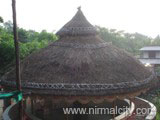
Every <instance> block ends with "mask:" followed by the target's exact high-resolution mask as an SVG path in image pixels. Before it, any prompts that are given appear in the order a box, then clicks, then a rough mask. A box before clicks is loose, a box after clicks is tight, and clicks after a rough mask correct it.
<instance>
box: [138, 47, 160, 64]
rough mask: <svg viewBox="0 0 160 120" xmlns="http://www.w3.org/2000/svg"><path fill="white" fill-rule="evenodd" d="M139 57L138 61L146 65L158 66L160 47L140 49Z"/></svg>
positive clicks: (159, 62)
mask: <svg viewBox="0 0 160 120" xmlns="http://www.w3.org/2000/svg"><path fill="white" fill-rule="evenodd" d="M140 51H141V56H140V58H139V60H140V61H141V62H142V63H143V64H145V65H146V66H148V65H153V66H155V65H160V46H146V47H143V48H141V49H140Z"/></svg>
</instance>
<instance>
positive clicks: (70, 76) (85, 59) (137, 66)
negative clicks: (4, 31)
mask: <svg viewBox="0 0 160 120" xmlns="http://www.w3.org/2000/svg"><path fill="white" fill-rule="evenodd" d="M57 35H58V36H59V40H57V41H56V42H54V43H51V44H50V45H49V46H47V47H46V48H43V49H41V50H39V51H37V52H35V53H33V54H31V55H29V56H28V57H27V58H26V59H25V60H23V61H22V63H21V78H22V90H23V92H24V93H25V96H24V97H25V99H26V102H27V103H28V104H26V105H27V106H29V104H30V103H31V105H30V106H31V111H32V113H34V114H35V115H36V116H38V117H41V118H43V119H46V120H47V119H52V118H47V116H51V115H53V114H57V112H54V113H53V111H54V110H56V111H59V108H63V107H67V106H70V105H72V106H81V107H82V105H84V106H85V105H86V104H90V105H91V104H94V105H95V104H100V103H103V102H104V101H107V102H109V103H115V102H114V101H117V100H118V101H117V103H118V102H120V103H121V102H122V103H123V100H124V99H125V98H127V99H132V98H134V97H135V96H138V95H140V94H141V93H142V92H145V91H147V90H148V89H149V88H150V87H151V86H153V85H154V84H155V75H154V73H152V72H150V71H149V70H148V69H147V68H145V67H144V66H143V65H142V64H141V63H140V62H139V60H137V59H136V58H134V57H132V56H131V55H130V54H129V53H127V52H125V51H124V50H121V49H119V48H117V47H115V46H113V45H111V44H110V43H107V42H105V41H104V40H102V39H101V38H100V37H99V34H98V30H97V28H96V27H94V26H93V25H91V24H90V23H89V22H88V21H87V19H86V18H85V16H84V14H83V13H82V11H81V9H80V8H78V11H77V13H76V15H75V16H74V17H73V18H72V19H71V20H70V21H69V22H68V23H67V24H65V25H64V26H63V27H62V28H61V29H60V30H59V31H58V32H57ZM1 83H2V85H3V86H4V88H5V90H7V91H9V90H11V89H14V88H15V71H14V70H12V71H10V72H8V73H7V74H6V75H4V76H3V78H2V81H1ZM90 102H91V103H90ZM73 103H74V104H73ZM124 104H125V103H124ZM102 105H104V104H102ZM91 106H92V105H91ZM113 117H115V116H113ZM55 119H56V120H63V119H67V120H72V119H73V120H75V119H76V120H80V119H81V117H78V118H77V117H76V118H75V116H72V117H69V118H68V117H67V118H65V117H63V116H59V118H58V117H57V118H55ZM83 119H84V118H83ZM87 119H89V118H86V120H87ZM84 120H85V119H84ZM92 120H93V119H92ZM97 120H98V118H97Z"/></svg>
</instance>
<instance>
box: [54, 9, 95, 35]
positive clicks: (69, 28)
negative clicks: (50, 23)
mask: <svg viewBox="0 0 160 120" xmlns="http://www.w3.org/2000/svg"><path fill="white" fill-rule="evenodd" d="M77 9H78V11H77V13H76V14H75V16H74V17H73V18H72V19H71V20H70V21H69V22H68V23H67V24H65V25H64V26H63V27H62V28H61V29H60V30H59V31H58V32H57V35H59V36H68V35H71V36H75V35H93V34H97V30H96V28H95V27H94V26H93V25H92V24H91V23H89V22H88V20H87V19H86V17H85V16H84V14H83V12H82V10H81V6H80V7H78V8H77Z"/></svg>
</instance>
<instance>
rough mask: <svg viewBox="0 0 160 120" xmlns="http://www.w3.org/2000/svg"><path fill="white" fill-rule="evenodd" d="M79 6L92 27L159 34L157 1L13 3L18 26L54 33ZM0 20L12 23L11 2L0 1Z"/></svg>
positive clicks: (159, 3) (32, 0)
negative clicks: (15, 7)
mask: <svg viewBox="0 0 160 120" xmlns="http://www.w3.org/2000/svg"><path fill="white" fill-rule="evenodd" d="M80 5H81V6H82V11H83V13H84V14H85V16H86V17H87V19H88V20H89V21H90V22H91V23H92V24H93V25H100V26H103V27H107V28H114V29H118V30H125V31H126V32H131V33H132V32H139V33H142V34H145V35H148V36H152V37H155V36H157V35H158V34H160V0H17V21H18V25H19V26H20V27H23V28H25V29H34V30H36V31H41V30H42V29H46V30H47V31H49V32H51V31H54V30H58V29H60V28H61V27H62V26H63V25H64V24H65V23H66V22H68V21H69V20H70V19H71V18H72V17H73V15H74V14H75V13H76V12H77V7H78V6H80ZM0 16H2V17H3V18H4V21H8V20H12V11H11V0H0Z"/></svg>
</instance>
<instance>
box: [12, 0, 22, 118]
mask: <svg viewBox="0 0 160 120" xmlns="http://www.w3.org/2000/svg"><path fill="white" fill-rule="evenodd" d="M12 11H13V34H14V45H15V57H16V85H17V90H19V91H21V77H20V58H19V43H18V32H17V20H16V0H12ZM22 107H23V102H22V101H21V102H19V119H20V120H22V119H23V109H22Z"/></svg>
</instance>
